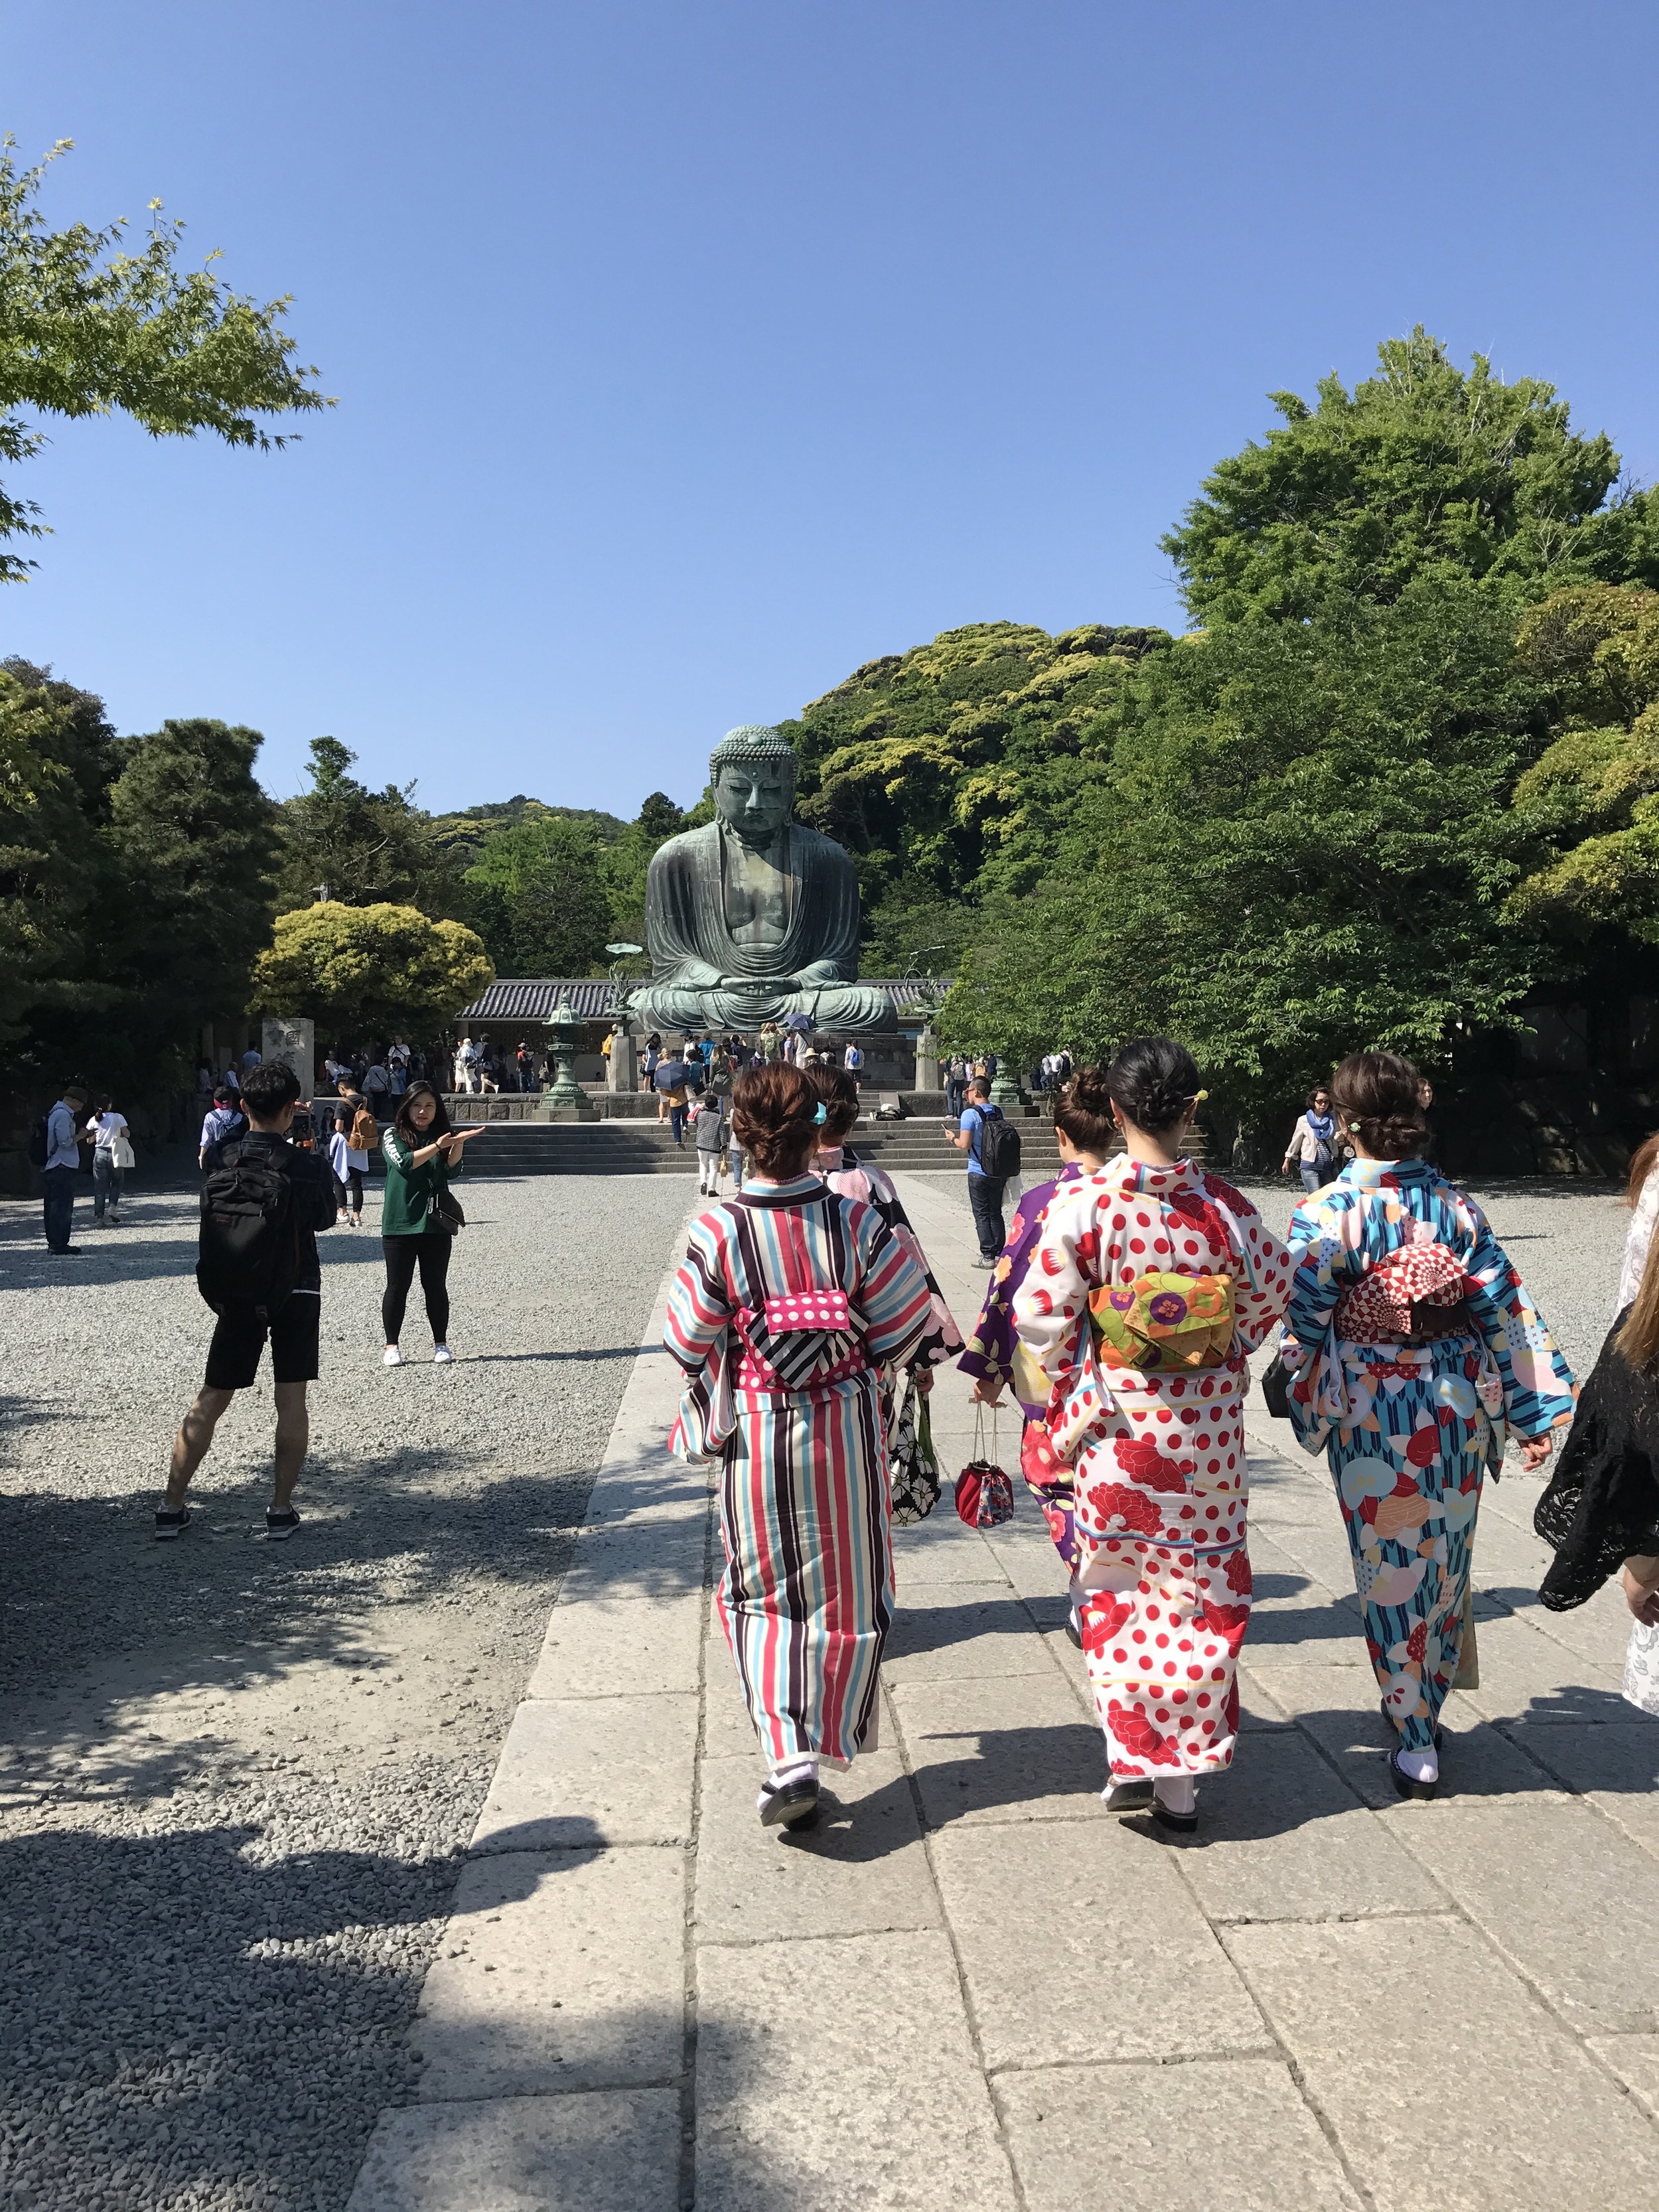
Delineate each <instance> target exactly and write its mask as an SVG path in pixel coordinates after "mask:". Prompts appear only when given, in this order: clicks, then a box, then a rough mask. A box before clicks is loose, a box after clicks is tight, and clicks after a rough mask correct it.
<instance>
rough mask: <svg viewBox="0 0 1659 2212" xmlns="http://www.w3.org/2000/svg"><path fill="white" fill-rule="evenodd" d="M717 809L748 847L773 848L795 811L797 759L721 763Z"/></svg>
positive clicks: (717, 771)
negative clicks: (776, 838)
mask: <svg viewBox="0 0 1659 2212" xmlns="http://www.w3.org/2000/svg"><path fill="white" fill-rule="evenodd" d="M714 805H716V807H717V808H718V809H719V810H720V815H721V817H722V818H723V819H724V820H725V821H726V823H729V825H730V826H731V828H732V829H733V830H735V831H736V833H737V835H738V836H739V837H741V838H742V840H743V842H744V844H745V845H757V846H759V845H769V844H770V843H771V842H772V840H773V838H774V837H775V836H776V835H777V833H778V831H779V830H780V829H782V827H783V825H784V823H786V822H787V820H788V819H789V817H790V815H791V814H792V813H793V811H794V805H795V762H794V756H793V754H791V753H778V754H775V755H774V756H773V757H771V758H769V759H755V760H727V761H722V762H720V763H719V765H718V767H717V768H716V769H715V773H714Z"/></svg>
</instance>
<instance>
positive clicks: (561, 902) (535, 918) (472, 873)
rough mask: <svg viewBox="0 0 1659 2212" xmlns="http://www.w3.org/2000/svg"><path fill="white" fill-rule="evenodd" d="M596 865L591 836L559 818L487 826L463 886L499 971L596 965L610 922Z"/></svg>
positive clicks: (549, 971) (572, 971)
mask: <svg viewBox="0 0 1659 2212" xmlns="http://www.w3.org/2000/svg"><path fill="white" fill-rule="evenodd" d="M599 863H600V850H599V847H598V845H596V843H595V842H594V840H593V837H592V833H591V832H590V831H589V830H588V829H586V826H585V825H584V824H583V823H580V822H573V821H570V820H568V819H567V818H564V817H561V816H558V815H553V814H550V815H547V816H544V817H537V818H535V819H533V820H532V819H527V820H525V821H522V822H519V823H514V824H513V826H512V827H511V828H508V829H496V830H492V832H491V833H490V835H489V836H488V837H487V838H486V839H485V840H484V843H483V851H482V853H481V854H479V857H478V859H477V861H476V863H475V864H474V865H473V866H471V868H469V869H468V870H467V872H466V884H467V888H468V890H469V891H470V892H471V894H472V902H473V903H472V912H473V915H474V916H475V919H476V921H477V927H478V929H479V933H480V935H481V936H482V937H483V940H484V942H485V944H486V945H488V946H489V951H490V955H491V957H492V958H493V959H494V961H495V963H496V966H497V968H498V969H500V970H501V972H502V973H504V974H506V975H588V974H590V973H594V972H598V971H599V970H601V969H603V968H604V965H605V940H606V939H607V938H608V937H609V936H610V935H611V927H612V924H611V900H610V896H609V894H608V893H607V891H606V889H605V883H604V880H603V878H602V877H601V874H600V866H599Z"/></svg>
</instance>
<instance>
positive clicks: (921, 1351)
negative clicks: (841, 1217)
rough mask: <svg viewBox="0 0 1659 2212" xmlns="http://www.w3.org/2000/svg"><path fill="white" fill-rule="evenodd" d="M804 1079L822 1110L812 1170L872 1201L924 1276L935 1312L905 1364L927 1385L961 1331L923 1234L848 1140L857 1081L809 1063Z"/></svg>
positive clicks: (888, 1181)
mask: <svg viewBox="0 0 1659 2212" xmlns="http://www.w3.org/2000/svg"><path fill="white" fill-rule="evenodd" d="M806 1079H807V1081H808V1082H809V1083H810V1084H811V1086H812V1088H813V1090H814V1091H816V1092H817V1097H818V1103H819V1104H820V1105H821V1106H822V1107H823V1127H822V1128H821V1129H820V1130H819V1131H818V1146H817V1152H816V1153H815V1155H814V1156H813V1160H812V1165H813V1167H814V1169H815V1170H817V1173H818V1174H819V1175H821V1176H823V1180H824V1181H825V1182H827V1183H828V1184H829V1188H830V1189H831V1190H833V1191H838V1192H839V1193H840V1194H841V1195H842V1197H843V1198H861V1199H862V1200H864V1201H865V1203H866V1205H867V1206H874V1207H875V1209H876V1212H878V1214H880V1216H881V1218H882V1219H883V1220H884V1222H885V1223H886V1224H887V1226H888V1227H889V1228H890V1230H891V1231H892V1232H893V1234H894V1236H895V1237H897V1238H898V1241H899V1243H901V1244H902V1245H903V1247H904V1249H905V1250H906V1251H907V1252H908V1254H909V1255H910V1257H911V1258H912V1259H913V1260H914V1261H915V1263H916V1265H917V1266H918V1267H920V1268H921V1271H922V1273H923V1274H924V1275H926V1276H927V1288H928V1290H929V1291H931V1292H932V1294H933V1320H932V1322H931V1323H930V1324H929V1326H928V1328H927V1334H925V1335H924V1336H923V1338H922V1340H921V1343H920V1344H919V1345H918V1346H916V1348H915V1352H912V1353H911V1355H910V1363H909V1364H910V1369H911V1372H912V1374H913V1375H914V1376H915V1379H916V1383H917V1385H918V1387H919V1388H920V1389H923V1390H927V1389H932V1387H933V1381H932V1376H933V1369H934V1368H935V1367H938V1366H940V1365H942V1364H943V1363H944V1362H945V1360H947V1359H949V1358H951V1357H952V1356H953V1354H955V1353H957V1352H960V1351H961V1349H962V1331H961V1330H960V1329H959V1328H957V1325H956V1322H955V1320H954V1319H953V1318H952V1316H951V1309H950V1307H949V1306H947V1305H946V1304H945V1293H944V1291H941V1290H940V1288H939V1283H938V1281H937V1279H935V1277H934V1274H933V1269H932V1268H931V1267H929V1266H928V1264H927V1254H926V1253H925V1252H924V1251H923V1250H922V1249H921V1238H920V1237H918V1236H917V1235H916V1232H915V1230H914V1229H913V1228H912V1227H911V1225H910V1217H909V1215H908V1213H907V1212H905V1210H904V1200H902V1198H901V1197H900V1196H899V1194H898V1193H897V1191H896V1190H895V1189H894V1188H893V1178H892V1177H891V1176H890V1175H884V1173H883V1172H882V1170H881V1169H879V1168H878V1167H877V1166H876V1164H874V1162H873V1161H871V1160H861V1159H860V1158H859V1156H858V1154H857V1153H856V1152H854V1149H853V1147H852V1146H851V1145H849V1144H848V1141H847V1139H848V1137H850V1136H851V1135H852V1133H853V1131H854V1127H856V1125H857V1122H858V1118H859V1088H858V1085H857V1084H856V1083H854V1080H853V1079H852V1077H851V1076H850V1075H849V1074H848V1072H847V1070H846V1069H845V1068H844V1067H813V1068H809V1069H808V1070H807V1072H806ZM889 1373H891V1370H889Z"/></svg>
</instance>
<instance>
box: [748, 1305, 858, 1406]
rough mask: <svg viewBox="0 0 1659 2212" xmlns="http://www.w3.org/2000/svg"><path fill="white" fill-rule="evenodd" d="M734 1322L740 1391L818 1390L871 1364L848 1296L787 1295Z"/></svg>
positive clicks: (750, 1310) (749, 1312) (749, 1311)
mask: <svg viewBox="0 0 1659 2212" xmlns="http://www.w3.org/2000/svg"><path fill="white" fill-rule="evenodd" d="M734 1321H735V1324H736V1328H737V1333H738V1342H739V1344H740V1345H741V1346H742V1347H743V1348H742V1351H741V1352H739V1354H738V1374H737V1386H738V1389H739V1390H750V1391H761V1392H770V1393H773V1394H776V1393H779V1392H788V1391H792V1390H813V1389H817V1388H818V1387H819V1386H820V1385H821V1384H823V1383H838V1382H840V1381H841V1380H842V1377H843V1376H848V1375H860V1374H862V1373H864V1372H865V1370H866V1369H867V1368H868V1366H869V1364H870V1363H869V1361H868V1359H867V1358H866V1357H865V1352H864V1346H862V1344H861V1343H860V1341H859V1337H858V1328H857V1324H856V1322H854V1318H853V1310H852V1307H851V1305H850V1304H849V1303H848V1297H847V1293H846V1291H842V1290H827V1289H826V1290H812V1291H786V1292H785V1293H784V1294H783V1295H782V1296H781V1297H775V1298H768V1300H767V1301H766V1304H765V1305H764V1307H763V1308H762V1309H761V1310H759V1311H758V1312H757V1310H756V1309H755V1308H754V1307H753V1306H739V1308H738V1311H737V1313H736V1315H735V1316H734Z"/></svg>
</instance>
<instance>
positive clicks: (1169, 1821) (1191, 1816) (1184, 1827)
mask: <svg viewBox="0 0 1659 2212" xmlns="http://www.w3.org/2000/svg"><path fill="white" fill-rule="evenodd" d="M1152 1818H1153V1820H1156V1821H1157V1823H1158V1826H1159V1827H1160V1828H1169V1829H1170V1830H1171V1831H1173V1832H1174V1833H1175V1834H1176V1835H1177V1836H1190V1835H1191V1834H1192V1832H1193V1831H1194V1828H1196V1827H1197V1826H1198V1814H1197V1813H1196V1812H1192V1813H1175V1812H1171V1811H1170V1808H1169V1807H1168V1806H1167V1805H1166V1804H1165V1803H1164V1800H1163V1799H1162V1798H1161V1797H1154V1798H1153V1800H1152Z"/></svg>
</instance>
